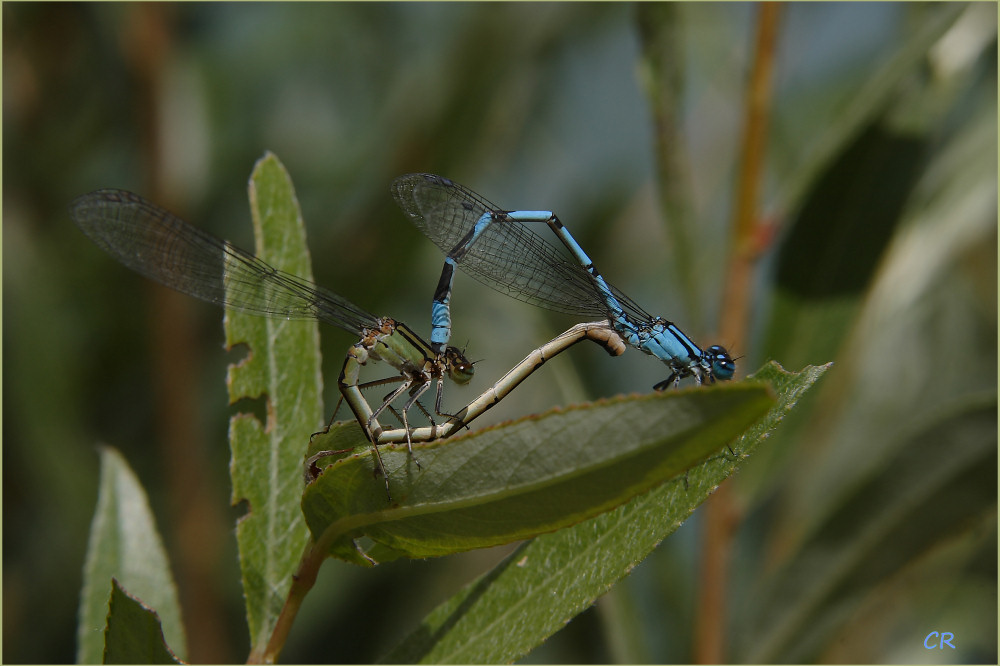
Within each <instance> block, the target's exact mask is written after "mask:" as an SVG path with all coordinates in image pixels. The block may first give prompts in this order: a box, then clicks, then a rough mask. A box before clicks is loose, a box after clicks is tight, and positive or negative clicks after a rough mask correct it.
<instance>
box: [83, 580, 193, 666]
mask: <svg viewBox="0 0 1000 666" xmlns="http://www.w3.org/2000/svg"><path fill="white" fill-rule="evenodd" d="M104 642H105V649H104V659H103V663H105V664H180V663H182V662H181V661H180V660H179V659H178V658H177V657H176V656H175V655H174V654H173V652H171V651H170V648H169V647H167V645H166V643H165V642H164V640H163V630H162V629H161V628H160V618H159V616H158V615H157V614H156V611H154V610H153V609H152V608H149V607H148V606H147V605H146V604H144V603H142V602H141V601H140V600H139V599H136V598H135V597H133V596H132V595H130V594H129V593H128V592H126V591H125V589H124V588H122V586H121V584H120V583H119V582H118V581H117V580H115V579H112V581H111V603H110V604H109V611H108V622H107V627H106V628H105V630H104ZM81 663H84V662H81ZM92 663H97V662H92Z"/></svg>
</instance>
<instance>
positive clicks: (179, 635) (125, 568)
mask: <svg viewBox="0 0 1000 666" xmlns="http://www.w3.org/2000/svg"><path fill="white" fill-rule="evenodd" d="M98 452H99V454H100V459H101V478H100V486H99V489H98V493H97V509H96V510H95V512H94V520H93V522H92V523H91V526H90V542H89V544H88V545H87V559H86V563H85V564H84V568H83V590H82V592H81V595H80V611H79V620H78V626H77V652H76V661H77V663H80V664H96V663H99V662H100V661H101V660H102V659H103V655H104V647H105V646H104V635H103V629H104V627H105V622H106V620H108V619H109V616H108V590H109V587H110V584H111V580H112V579H116V580H119V581H121V584H122V585H124V586H126V587H128V589H130V590H132V592H133V593H135V594H137V595H139V596H140V597H142V598H143V599H145V600H146V601H147V602H148V603H149V604H150V605H151V606H153V607H154V608H157V609H159V612H160V614H161V617H162V620H163V631H164V634H166V636H167V639H168V640H169V642H170V644H171V645H173V646H174V648H175V650H176V651H177V652H178V654H184V653H185V652H186V651H187V647H186V645H185V638H184V627H183V626H182V624H181V610H180V604H179V603H178V601H177V588H176V587H175V586H174V581H173V577H172V576H171V574H170V565H169V563H168V561H167V554H166V551H165V550H164V548H163V543H162V541H161V540H160V535H159V533H158V532H157V531H156V524H155V521H154V519H153V514H152V512H151V511H150V510H149V502H148V500H147V499H146V493H145V492H144V491H143V489H142V485H141V484H140V483H139V480H138V479H137V478H136V477H135V474H134V473H133V472H132V470H131V469H130V468H129V466H128V463H127V462H125V459H124V458H122V457H121V454H120V453H118V452H117V451H116V450H115V449H112V448H110V447H101V448H100V449H98Z"/></svg>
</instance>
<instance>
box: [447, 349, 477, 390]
mask: <svg viewBox="0 0 1000 666" xmlns="http://www.w3.org/2000/svg"><path fill="white" fill-rule="evenodd" d="M444 362H445V367H446V368H447V370H448V376H449V377H451V380H452V381H453V382H455V383H456V384H468V383H469V382H470V381H472V376H473V375H474V374H476V368H475V367H474V365H475V364H474V363H473V362H472V361H470V360H469V359H467V358H465V354H464V353H462V350H460V349H459V348H458V347H446V348H445V350H444Z"/></svg>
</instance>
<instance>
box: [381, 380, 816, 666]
mask: <svg viewBox="0 0 1000 666" xmlns="http://www.w3.org/2000/svg"><path fill="white" fill-rule="evenodd" d="M827 367H828V366H825V367H818V368H815V367H810V368H806V369H804V370H803V371H802V372H799V373H787V372H785V371H783V370H782V369H781V368H780V366H778V365H777V364H775V363H770V364H768V365H767V366H765V367H764V368H763V369H762V370H760V371H759V372H758V373H757V374H756V375H755V376H754V377H753V379H754V380H755V381H762V382H767V383H769V384H770V385H771V387H772V388H773V389H774V391H775V392H776V393H777V396H778V399H777V403H775V404H774V405H773V407H771V409H770V410H769V411H768V412H767V414H766V415H765V417H764V418H763V419H761V420H759V421H758V422H757V423H756V424H755V425H753V426H752V427H750V428H749V429H748V430H746V432H744V433H743V434H742V435H741V436H740V437H739V438H738V439H737V440H736V441H735V442H734V443H733V445H732V447H733V450H734V451H735V453H736V456H737V458H736V459H734V458H733V457H732V456H731V455H729V454H728V453H719V454H717V455H713V456H712V457H710V458H708V459H707V460H705V461H704V462H702V463H701V464H699V465H696V466H695V467H692V468H691V469H690V471H689V472H688V474H687V476H686V477H680V478H676V479H674V480H672V481H670V482H668V483H665V484H662V485H660V486H659V487H657V488H654V489H653V490H652V491H650V492H648V493H645V494H643V495H640V496H638V497H636V498H635V499H633V500H632V501H630V502H628V503H627V504H625V505H623V506H620V507H618V508H617V509H615V510H613V511H610V512H608V513H604V514H601V515H599V516H597V517H596V518H593V519H591V520H588V521H586V522H582V523H579V524H577V525H574V526H572V527H569V528H567V529H563V530H559V531H558V532H554V533H552V534H545V535H542V536H540V537H537V538H535V539H533V540H531V541H529V542H527V543H525V544H523V545H521V546H520V547H519V548H518V549H517V550H516V551H514V553H512V554H511V555H510V556H509V557H507V558H506V559H505V560H504V561H503V562H501V563H500V564H499V565H498V566H497V567H496V568H494V569H493V570H492V571H490V572H489V573H487V574H485V575H484V576H483V577H481V578H480V579H479V580H476V581H474V582H473V583H471V584H469V585H468V586H467V587H466V588H465V589H463V590H462V591H461V592H459V593H458V594H457V595H455V596H454V597H452V598H451V599H449V600H448V601H446V602H445V603H443V604H442V605H441V606H439V607H438V608H436V609H435V610H434V611H432V612H431V613H430V615H428V616H427V617H426V618H425V619H424V621H423V623H421V625H420V627H418V628H417V630H416V631H414V632H413V633H412V634H411V635H410V636H409V637H408V638H406V639H405V640H404V641H403V643H402V644H400V645H399V646H397V648H396V649H394V650H393V651H392V652H390V653H389V654H388V655H387V656H386V657H385V661H386V662H388V663H416V662H422V663H510V662H512V661H515V660H516V659H518V658H520V657H522V656H523V655H525V654H527V653H528V652H529V651H530V650H532V649H533V648H534V647H536V646H537V645H538V644H539V643H541V642H542V641H544V640H545V639H546V638H547V637H549V636H551V635H552V634H554V633H555V632H556V631H558V630H559V629H561V628H562V627H563V626H565V624H566V623H567V622H569V621H570V620H571V619H572V618H573V617H575V616H576V615H577V614H578V613H580V612H581V611H583V610H585V609H586V608H588V607H589V606H590V605H591V604H592V603H593V602H594V600H595V599H597V597H599V596H600V595H602V594H604V593H605V592H607V591H608V590H609V589H610V588H611V586H612V585H614V584H615V583H616V582H617V581H619V580H621V579H622V578H624V577H625V576H626V575H628V573H629V572H630V571H631V570H632V569H633V567H635V565H636V564H638V563H639V562H641V561H642V559H643V558H645V557H646V556H647V555H648V554H649V552H650V551H651V550H652V549H653V548H655V547H656V545H657V544H658V543H659V542H660V541H661V540H662V539H663V538H664V537H666V536H668V535H669V534H671V533H672V532H673V531H674V530H676V529H677V528H678V527H680V525H681V523H683V522H684V520H685V519H687V517H688V516H690V515H691V513H692V512H693V511H694V509H695V508H696V507H697V506H698V505H699V504H701V503H702V502H703V501H704V500H705V499H706V498H707V497H708V496H709V495H710V494H712V492H714V491H715V489H716V488H718V486H719V484H720V483H722V482H723V481H724V480H725V479H726V478H727V477H729V476H730V475H731V474H732V473H733V472H734V471H736V469H737V468H739V467H740V466H741V465H742V463H743V461H744V460H746V459H747V457H748V456H750V455H751V454H752V453H753V452H754V451H755V450H756V449H757V447H758V445H759V444H760V443H761V442H762V441H764V440H765V439H767V438H768V437H769V436H770V434H771V432H772V431H773V430H774V429H775V428H776V427H777V425H778V423H779V422H780V421H781V420H782V418H783V417H784V415H785V414H786V413H787V412H788V411H789V410H791V409H792V408H793V407H794V406H795V404H796V403H797V402H798V400H799V398H800V397H801V396H802V394H803V393H805V392H806V391H807V390H808V389H809V388H810V387H811V386H812V384H813V383H814V382H816V381H817V379H819V377H820V376H821V375H822V374H823V373H824V372H825V371H826V369H827ZM699 392H704V391H699ZM678 397H679V396H678Z"/></svg>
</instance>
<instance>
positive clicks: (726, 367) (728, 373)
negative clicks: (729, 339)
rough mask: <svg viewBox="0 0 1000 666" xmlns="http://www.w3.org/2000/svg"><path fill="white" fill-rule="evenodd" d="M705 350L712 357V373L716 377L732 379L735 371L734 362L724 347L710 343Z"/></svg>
mask: <svg viewBox="0 0 1000 666" xmlns="http://www.w3.org/2000/svg"><path fill="white" fill-rule="evenodd" d="M706 351H707V353H708V356H709V357H710V358H711V359H712V375H714V376H715V378H716V379H732V378H733V373H735V372H736V362H735V361H733V358H732V357H731V356H730V355H729V352H727V351H726V348H725V347H720V346H719V345H712V346H711V347H709V348H708V349H707V350H706Z"/></svg>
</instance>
